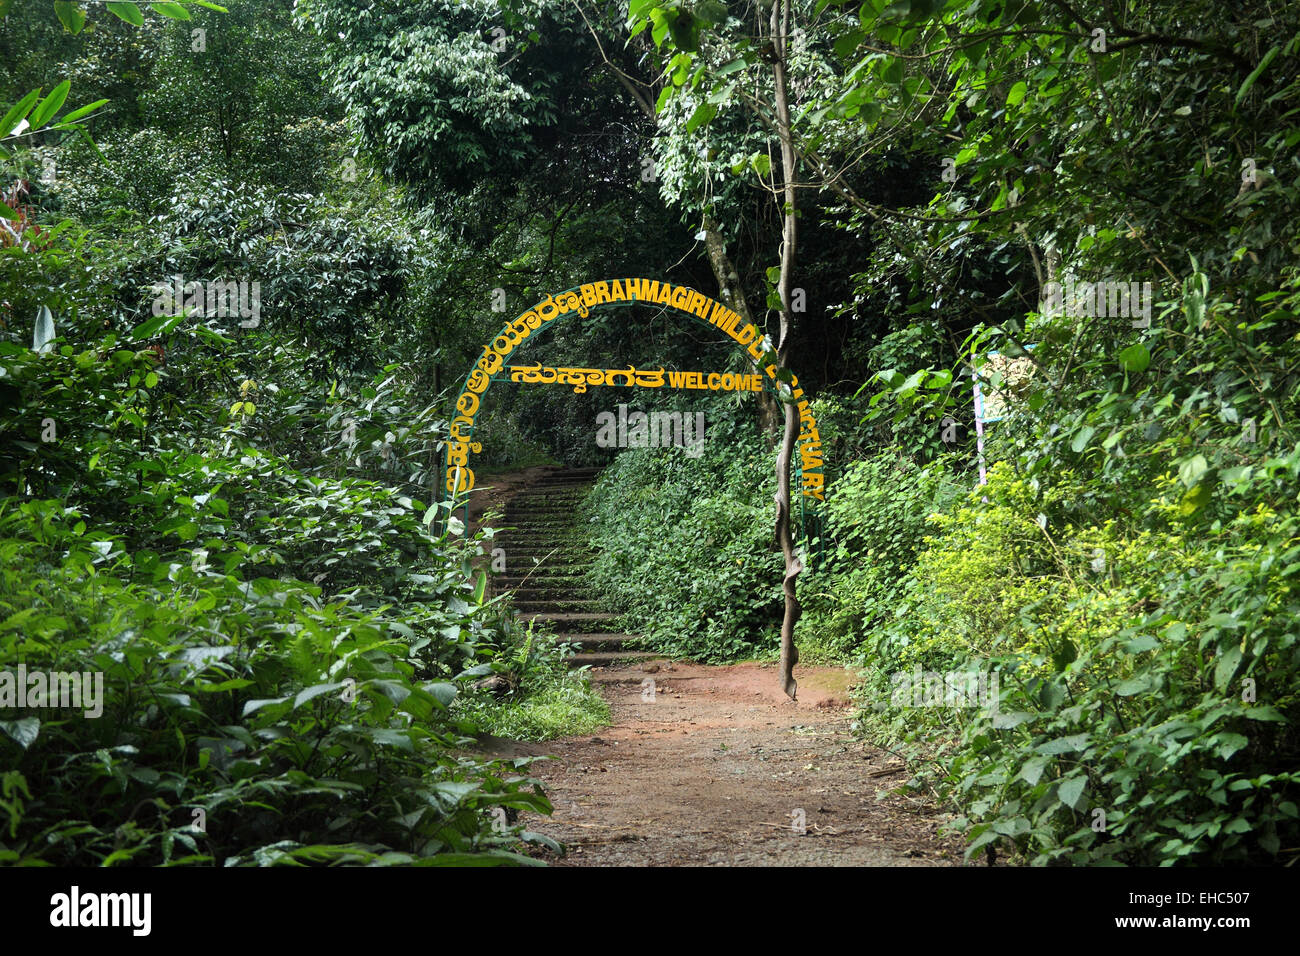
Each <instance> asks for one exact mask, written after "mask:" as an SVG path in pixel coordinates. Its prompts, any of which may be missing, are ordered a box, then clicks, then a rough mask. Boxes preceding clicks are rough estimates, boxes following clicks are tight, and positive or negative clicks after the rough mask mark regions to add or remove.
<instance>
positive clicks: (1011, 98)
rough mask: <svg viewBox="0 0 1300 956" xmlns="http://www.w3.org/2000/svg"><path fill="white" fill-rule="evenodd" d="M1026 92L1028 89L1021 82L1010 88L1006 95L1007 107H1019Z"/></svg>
mask: <svg viewBox="0 0 1300 956" xmlns="http://www.w3.org/2000/svg"><path fill="white" fill-rule="evenodd" d="M1028 91H1029V87H1028V86H1026V85H1025V83H1024V81H1023V80H1022V81H1020V82H1019V83H1016V84H1015V85H1014V86H1013V87H1011V92H1009V93H1008V94H1007V106H1019V105H1020V103H1021V102H1022V101H1023V100H1024V98H1025V93H1027V92H1028Z"/></svg>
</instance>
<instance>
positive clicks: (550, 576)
mask: <svg viewBox="0 0 1300 956" xmlns="http://www.w3.org/2000/svg"><path fill="white" fill-rule="evenodd" d="M586 577H587V575H586V574H583V573H581V572H564V573H561V572H560V571H557V570H556V569H555V568H547V567H540V568H537V569H536V570H535V571H533V572H532V573H524V574H503V575H501V576H500V577H496V578H493V579H492V583H493V584H494V585H496V587H497V588H498V589H499V590H502V591H513V590H514V589H515V588H517V587H528V586H529V585H536V586H538V587H550V588H569V589H572V588H576V587H578V585H580V584H581V583H582V582H583V581H584V580H585V579H586Z"/></svg>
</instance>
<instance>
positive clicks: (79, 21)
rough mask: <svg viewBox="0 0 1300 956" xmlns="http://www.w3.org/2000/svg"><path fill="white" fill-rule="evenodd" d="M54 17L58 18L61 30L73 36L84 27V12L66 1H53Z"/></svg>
mask: <svg viewBox="0 0 1300 956" xmlns="http://www.w3.org/2000/svg"><path fill="white" fill-rule="evenodd" d="M54 15H55V16H56V17H58V18H59V22H60V23H62V24H63V28H64V29H65V30H67V31H68V32H69V33H72V34H74V35H75V34H77V33H80V32H81V28H82V27H84V26H85V25H86V11H84V10H82V9H81V8H80V7H78V6H77V5H76V4H75V3H68V2H67V0H55V2H54Z"/></svg>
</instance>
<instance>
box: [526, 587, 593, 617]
mask: <svg viewBox="0 0 1300 956" xmlns="http://www.w3.org/2000/svg"><path fill="white" fill-rule="evenodd" d="M512 603H513V604H514V606H515V610H516V611H518V612H519V613H520V614H534V613H537V614H578V613H584V612H587V611H599V610H600V609H601V606H602V604H603V602H601V601H597V600H595V599H593V598H583V597H570V598H563V597H561V598H556V597H549V598H527V597H521V596H520V593H519V592H518V591H516V592H515V596H514V600H513V601H512Z"/></svg>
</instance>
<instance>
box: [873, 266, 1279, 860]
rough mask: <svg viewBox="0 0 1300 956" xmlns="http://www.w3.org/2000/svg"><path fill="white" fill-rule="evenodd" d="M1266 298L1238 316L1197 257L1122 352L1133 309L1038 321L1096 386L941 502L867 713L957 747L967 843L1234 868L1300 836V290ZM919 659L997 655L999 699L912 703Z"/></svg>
mask: <svg viewBox="0 0 1300 956" xmlns="http://www.w3.org/2000/svg"><path fill="white" fill-rule="evenodd" d="M1264 298H1265V299H1266V301H1268V302H1269V303H1271V305H1272V310H1271V312H1270V313H1269V315H1268V317H1267V318H1265V319H1263V320H1261V321H1260V322H1257V323H1252V324H1250V325H1247V324H1245V323H1234V322H1232V321H1230V320H1229V319H1228V317H1229V316H1231V315H1233V314H1234V313H1236V311H1237V308H1238V306H1237V305H1236V304H1235V303H1232V302H1229V301H1224V300H1222V299H1219V298H1216V297H1207V296H1206V295H1205V283H1204V276H1202V275H1200V274H1196V275H1194V276H1193V277H1192V278H1191V279H1189V280H1188V282H1187V283H1186V287H1185V292H1184V294H1183V295H1182V297H1181V298H1180V299H1179V300H1178V301H1176V302H1174V303H1171V304H1169V306H1167V307H1166V308H1165V311H1164V313H1163V316H1162V321H1161V323H1160V324H1159V325H1153V327H1152V329H1151V330H1149V331H1147V332H1145V333H1142V334H1140V335H1138V334H1123V333H1120V334H1119V335H1117V336H1116V338H1118V339H1119V341H1118V342H1117V343H1116V344H1114V345H1110V346H1109V347H1103V346H1102V343H1104V342H1106V340H1107V338H1109V336H1110V335H1112V334H1113V329H1112V330H1111V331H1110V332H1107V331H1105V330H1089V331H1082V330H1080V329H1078V328H1077V327H1073V326H1067V325H1065V324H1064V323H1060V324H1056V325H1053V324H1051V323H1049V322H1046V321H1043V322H1040V325H1039V331H1040V333H1041V336H1042V343H1043V344H1042V345H1041V346H1040V348H1043V349H1045V350H1046V351H1044V352H1042V353H1041V360H1042V361H1043V367H1044V372H1043V374H1044V375H1045V376H1059V375H1060V374H1061V370H1062V364H1063V363H1066V362H1069V361H1071V360H1073V361H1076V362H1080V363H1081V365H1082V372H1081V373H1076V374H1079V378H1080V379H1082V381H1084V382H1087V383H1089V384H1090V385H1091V386H1092V387H1091V388H1089V387H1083V388H1077V387H1076V388H1072V389H1068V390H1058V391H1057V392H1056V398H1055V404H1054V405H1053V406H1050V408H1051V411H1050V414H1043V415H1036V414H1035V413H1034V412H1033V411H1032V410H1031V409H1032V408H1033V407H1038V408H1047V407H1049V406H1047V405H1046V404H1045V403H1039V404H1038V405H1037V406H1034V405H1032V404H1029V403H1026V404H1025V405H1023V406H1018V407H1017V411H1016V413H1015V414H1014V415H1013V420H1011V421H1008V422H1006V423H1004V424H1003V425H1000V426H999V428H1003V427H1005V429H1006V431H1005V433H1003V434H1002V435H1001V438H1000V440H999V442H998V443H996V445H995V447H996V448H997V449H998V451H999V452H1000V454H1002V455H1005V456H1006V460H1004V461H1001V462H999V463H997V464H996V465H995V466H994V467H993V468H992V470H991V473H990V479H989V483H988V484H987V485H986V486H984V487H983V488H980V489H979V490H978V491H977V492H972V493H971V494H970V496H969V498H968V500H967V501H966V503H964V504H963V505H962V506H961V507H959V508H957V509H956V510H955V511H954V512H952V513H949V514H944V515H939V516H937V517H936V518H934V519H933V522H932V523H933V524H934V528H935V530H934V533H933V534H932V536H931V537H930V539H929V544H928V546H927V548H926V549H925V550H924V551H923V552H922V553H921V554H920V555H919V556H918V558H917V562H916V568H915V571H914V574H913V576H912V579H911V580H910V581H909V584H908V589H907V593H906V595H905V596H904V598H903V600H902V601H901V602H900V603H899V607H898V612H897V620H896V621H895V622H893V623H891V624H888V625H886V626H884V627H881V628H879V629H878V630H877V631H876V632H875V633H874V634H873V636H872V639H871V642H870V645H869V646H870V648H871V652H872V653H871V665H872V668H873V676H872V677H871V679H870V681H869V682H868V685H867V688H866V690H865V697H866V699H867V701H868V702H870V704H871V706H870V707H869V709H868V710H867V711H866V713H865V714H864V719H865V721H866V724H867V727H868V728H869V729H870V730H872V731H874V732H876V733H883V734H885V735H886V736H889V737H891V738H894V739H898V738H901V739H904V740H906V741H908V742H909V743H910V744H911V745H912V746H913V747H914V748H916V753H917V754H918V756H924V757H925V758H926V759H927V760H933V761H934V762H933V763H929V764H928V765H927V766H926V767H925V769H923V770H922V772H921V775H922V777H923V778H927V779H929V780H930V781H931V783H933V784H934V785H936V786H937V787H938V788H939V790H940V792H942V793H943V794H945V795H946V796H948V797H949V798H950V799H952V800H953V802H954V803H955V804H956V805H957V806H958V807H959V808H960V811H961V812H960V816H959V818H958V819H957V821H956V826H957V827H958V828H960V829H962V830H963V831H964V832H965V833H966V835H967V836H968V838H969V839H970V840H971V842H970V846H969V850H968V852H970V853H974V852H976V851H978V850H980V849H981V848H983V847H985V846H987V845H990V844H992V843H995V842H996V841H1000V840H1004V839H1005V840H1006V841H1009V842H1010V844H1011V845H1012V846H1013V847H1014V848H1015V849H1016V850H1017V852H1019V853H1021V854H1023V855H1024V856H1025V857H1026V858H1028V859H1029V860H1030V861H1032V862H1036V863H1051V862H1072V863H1096V862H1120V863H1128V864H1169V863H1173V862H1178V861H1186V862H1198V863H1229V862H1245V861H1252V860H1261V859H1274V858H1278V857H1279V855H1281V856H1285V854H1286V853H1287V852H1289V851H1288V850H1286V848H1287V847H1290V846H1292V845H1294V842H1295V837H1296V835H1297V834H1298V833H1300V815H1298V814H1297V811H1296V793H1297V790H1296V784H1297V782H1300V781H1298V780H1297V777H1296V774H1295V773H1294V772H1293V771H1291V770H1290V769H1289V768H1290V767H1292V766H1294V764H1295V756H1296V753H1297V748H1298V747H1300V740H1297V737H1296V732H1295V721H1296V711H1297V705H1298V703H1300V684H1298V683H1297V679H1296V674H1297V673H1300V671H1297V666H1296V665H1297V664H1298V663H1300V649H1298V648H1297V641H1296V638H1295V634H1294V629H1293V627H1292V622H1293V621H1294V618H1295V614H1296V611H1297V608H1296V606H1295V600H1294V596H1293V593H1292V592H1293V590H1294V589H1293V587H1292V585H1291V582H1290V577H1291V575H1292V574H1293V573H1294V572H1295V570H1296V569H1297V568H1298V567H1300V563H1297V560H1296V558H1297V556H1300V537H1298V536H1297V532H1298V531H1300V514H1298V513H1297V499H1296V496H1295V493H1294V490H1295V478H1296V476H1297V475H1300V445H1297V442H1296V435H1295V432H1294V424H1293V422H1294V415H1295V403H1296V399H1297V397H1300V381H1298V380H1297V379H1296V376H1295V373H1294V371H1293V369H1292V367H1291V366H1290V365H1289V364H1288V363H1287V361H1286V359H1285V358H1283V355H1285V354H1287V353H1288V352H1289V346H1290V342H1291V341H1292V337H1291V335H1290V327H1289V323H1288V319H1289V317H1290V316H1292V315H1294V314H1295V309H1296V306H1297V303H1298V302H1300V297H1297V295H1296V292H1295V286H1294V283H1289V284H1288V286H1287V288H1286V289H1285V290H1284V291H1283V293H1282V294H1280V295H1278V294H1268V295H1266V296H1265V297H1264ZM1133 338H1139V340H1140V342H1141V343H1142V354H1143V356H1144V360H1143V361H1142V362H1140V363H1137V362H1134V361H1132V360H1131V359H1128V358H1126V357H1125V353H1126V352H1128V351H1129V350H1130V349H1132V348H1133V346H1132V345H1124V341H1125V340H1126V339H1127V340H1129V341H1132V339H1133ZM1170 340H1174V341H1178V342H1179V343H1180V344H1179V348H1178V349H1177V350H1172V349H1169V348H1165V347H1162V343H1163V342H1165V341H1170ZM1121 345H1122V346H1123V347H1122V348H1121V347H1120V346H1121ZM1130 354H1132V353H1130ZM1261 382H1268V383H1269V388H1268V390H1267V392H1266V393H1261V391H1260V383H1261ZM1044 387H1045V386H1044V384H1043V382H1041V381H1040V382H1039V383H1038V388H1039V389H1042V388H1044ZM1266 412H1267V424H1266V425H1264V426H1263V427H1257V426H1256V425H1255V424H1254V423H1250V424H1246V419H1247V418H1256V419H1257V421H1258V422H1265V421H1266ZM916 668H921V669H924V670H931V671H940V672H942V671H948V670H964V669H975V670H978V671H981V672H983V673H985V674H986V675H994V674H995V675H997V676H998V678H999V682H1000V695H999V698H998V701H997V704H996V708H993V709H990V708H984V707H981V708H967V709H960V708H944V707H919V708H918V707H914V706H908V705H907V702H906V700H899V699H895V698H894V697H893V695H892V694H891V687H892V686H895V684H896V682H897V680H898V676H897V675H900V674H906V673H908V672H909V671H913V670H914V669H916ZM886 701H889V703H888V704H886ZM1099 812H1100V815H1099ZM1101 824H1104V827H1103V826H1101Z"/></svg>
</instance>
